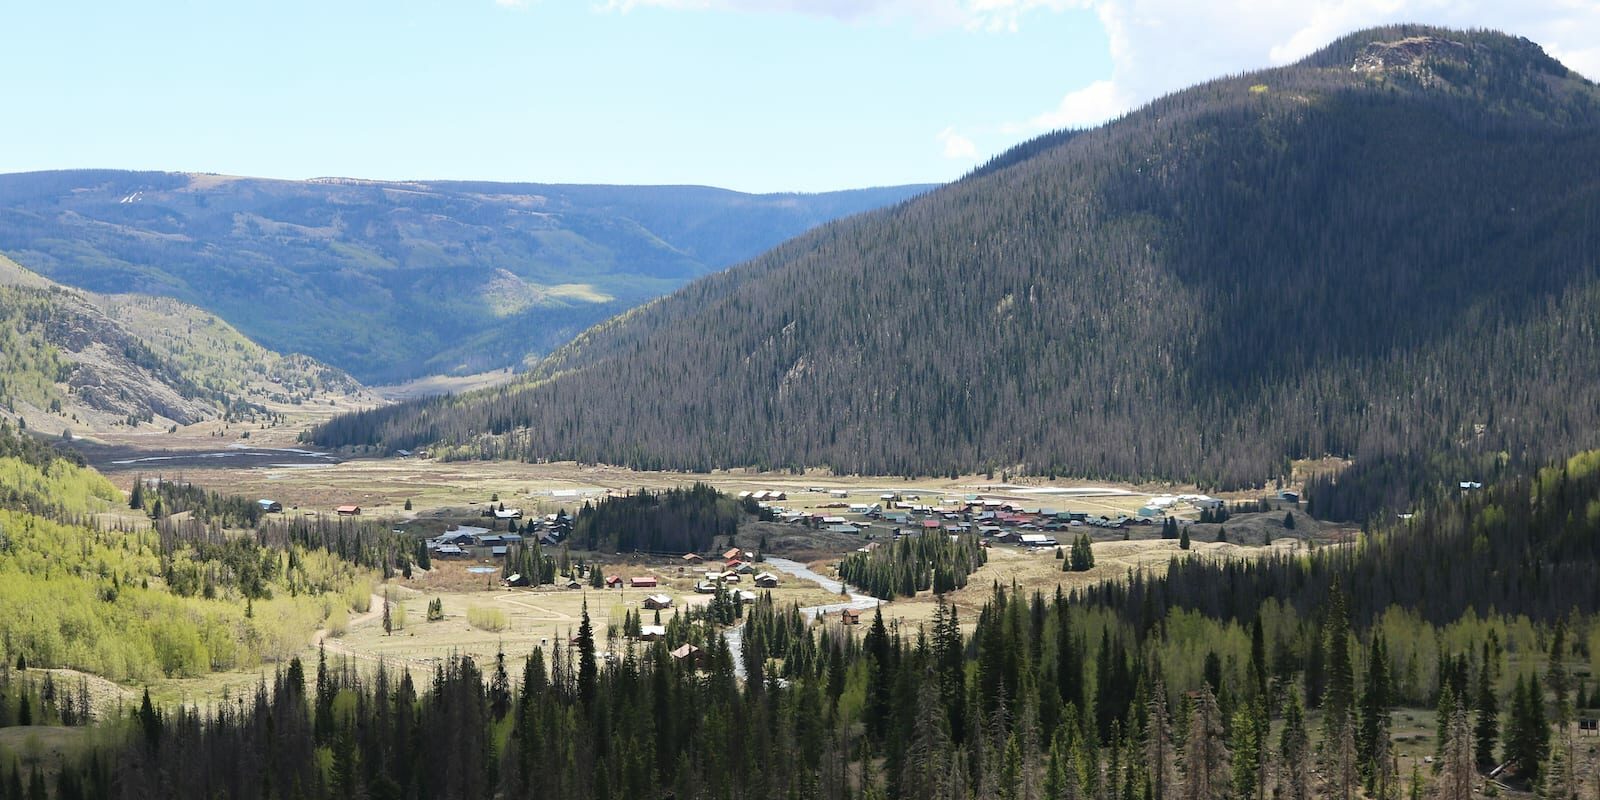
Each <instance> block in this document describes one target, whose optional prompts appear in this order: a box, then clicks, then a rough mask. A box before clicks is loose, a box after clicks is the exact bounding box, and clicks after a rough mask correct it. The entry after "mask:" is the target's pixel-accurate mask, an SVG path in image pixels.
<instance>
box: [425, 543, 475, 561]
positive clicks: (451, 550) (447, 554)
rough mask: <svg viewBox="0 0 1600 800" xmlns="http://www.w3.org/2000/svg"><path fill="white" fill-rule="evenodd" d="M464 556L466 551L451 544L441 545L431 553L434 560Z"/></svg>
mask: <svg viewBox="0 0 1600 800" xmlns="http://www.w3.org/2000/svg"><path fill="white" fill-rule="evenodd" d="M466 554H467V551H465V550H462V549H461V548H460V546H458V545H453V544H441V545H439V546H438V547H437V548H435V549H434V551H433V556H434V558H461V557H463V556H465V555H466Z"/></svg>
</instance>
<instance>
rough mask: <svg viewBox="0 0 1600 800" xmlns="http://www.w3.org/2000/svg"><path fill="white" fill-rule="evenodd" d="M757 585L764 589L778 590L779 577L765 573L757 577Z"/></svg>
mask: <svg viewBox="0 0 1600 800" xmlns="http://www.w3.org/2000/svg"><path fill="white" fill-rule="evenodd" d="M756 585H757V586H759V587H761V588H763V589H776V588H778V576H776V575H774V574H772V573H770V572H763V573H761V574H760V575H757V576H756Z"/></svg>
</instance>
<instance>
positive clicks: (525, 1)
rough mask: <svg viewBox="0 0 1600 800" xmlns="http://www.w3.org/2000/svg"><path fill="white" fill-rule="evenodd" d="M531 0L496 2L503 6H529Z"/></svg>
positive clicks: (497, 0)
mask: <svg viewBox="0 0 1600 800" xmlns="http://www.w3.org/2000/svg"><path fill="white" fill-rule="evenodd" d="M528 3H529V0H494V4H495V5H497V6H499V7H501V8H527V7H528Z"/></svg>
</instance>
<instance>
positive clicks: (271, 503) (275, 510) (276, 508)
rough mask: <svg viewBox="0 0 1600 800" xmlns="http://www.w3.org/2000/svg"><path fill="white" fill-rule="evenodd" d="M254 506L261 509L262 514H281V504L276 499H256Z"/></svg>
mask: <svg viewBox="0 0 1600 800" xmlns="http://www.w3.org/2000/svg"><path fill="white" fill-rule="evenodd" d="M256 508H259V509H261V513H263V514H282V513H283V504H282V503H280V502H278V501H276V500H266V499H262V500H257V501H256Z"/></svg>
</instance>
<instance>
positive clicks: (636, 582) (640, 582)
mask: <svg viewBox="0 0 1600 800" xmlns="http://www.w3.org/2000/svg"><path fill="white" fill-rule="evenodd" d="M657 585H658V583H657V581H656V576H654V575H635V576H634V577H632V578H629V579H628V586H629V587H631V588H634V589H654V588H656V586H657Z"/></svg>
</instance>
